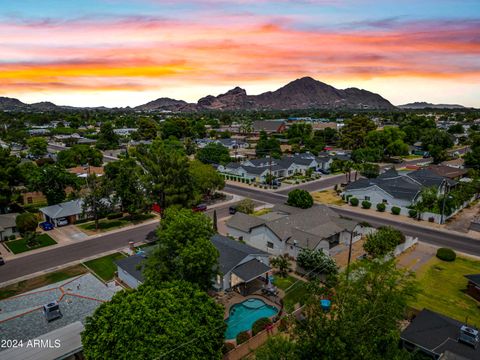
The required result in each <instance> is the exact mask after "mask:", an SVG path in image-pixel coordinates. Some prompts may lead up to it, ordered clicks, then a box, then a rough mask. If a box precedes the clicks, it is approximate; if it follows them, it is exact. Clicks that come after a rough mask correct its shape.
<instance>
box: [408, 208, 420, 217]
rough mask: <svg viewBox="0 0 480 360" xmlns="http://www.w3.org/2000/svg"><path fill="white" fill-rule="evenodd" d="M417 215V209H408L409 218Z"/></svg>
mask: <svg viewBox="0 0 480 360" xmlns="http://www.w3.org/2000/svg"><path fill="white" fill-rule="evenodd" d="M417 215H418V212H417V210H415V209H410V210H408V216H410V217H411V218H416V217H417Z"/></svg>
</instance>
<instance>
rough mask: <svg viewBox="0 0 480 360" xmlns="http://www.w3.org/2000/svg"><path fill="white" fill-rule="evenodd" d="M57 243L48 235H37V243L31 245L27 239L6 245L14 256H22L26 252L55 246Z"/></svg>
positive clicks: (12, 241) (6, 243)
mask: <svg viewBox="0 0 480 360" xmlns="http://www.w3.org/2000/svg"><path fill="white" fill-rule="evenodd" d="M56 243H57V242H56V241H55V240H53V239H52V238H51V237H50V236H49V235H47V234H37V235H35V241H34V242H33V243H31V244H29V243H28V240H27V239H19V240H10V241H6V242H5V243H4V245H5V246H6V247H8V249H9V250H10V251H11V252H12V253H14V254H20V253H23V252H25V251H30V250H35V249H40V248H42V247H45V246H50V245H55V244H56Z"/></svg>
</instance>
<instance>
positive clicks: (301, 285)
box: [273, 275, 307, 312]
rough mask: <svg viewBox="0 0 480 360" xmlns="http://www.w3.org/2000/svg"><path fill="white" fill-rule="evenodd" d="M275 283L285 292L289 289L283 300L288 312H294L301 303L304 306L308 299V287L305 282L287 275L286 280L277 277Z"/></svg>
mask: <svg viewBox="0 0 480 360" xmlns="http://www.w3.org/2000/svg"><path fill="white" fill-rule="evenodd" d="M273 283H274V285H275V286H277V287H278V288H279V289H282V290H283V291H285V290H287V289H288V290H287V291H286V295H285V297H284V298H283V305H284V307H285V310H286V311H287V312H291V311H293V310H294V306H295V304H296V303H300V304H301V305H303V304H304V302H305V300H306V298H307V287H306V283H305V281H303V280H299V279H297V278H294V277H293V276H291V275H287V276H286V277H284V278H283V277H280V276H278V275H275V280H274V281H273Z"/></svg>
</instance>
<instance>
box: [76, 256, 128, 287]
mask: <svg viewBox="0 0 480 360" xmlns="http://www.w3.org/2000/svg"><path fill="white" fill-rule="evenodd" d="M124 257H125V255H123V254H122V253H115V254H111V255H107V256H104V257H101V258H98V259H95V260H90V261H87V262H85V263H84V264H85V266H86V267H87V268H89V269H91V270H92V271H93V272H94V273H95V274H97V275H98V276H99V277H100V278H101V279H102V280H103V281H109V280H111V279H113V276H114V275H115V271H117V265H115V263H114V261H115V260H119V259H122V258H124Z"/></svg>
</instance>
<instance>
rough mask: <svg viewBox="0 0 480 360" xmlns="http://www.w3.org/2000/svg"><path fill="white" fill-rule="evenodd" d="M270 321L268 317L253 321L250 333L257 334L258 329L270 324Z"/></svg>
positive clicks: (260, 329)
mask: <svg viewBox="0 0 480 360" xmlns="http://www.w3.org/2000/svg"><path fill="white" fill-rule="evenodd" d="M271 323H272V322H271V321H270V319H269V318H266V317H264V318H260V319H258V320H257V321H255V322H254V323H253V325H252V335H253V336H255V335H257V334H258V333H259V332H260V331H263V330H264V329H265V327H266V326H267V325H270V324H271Z"/></svg>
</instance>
